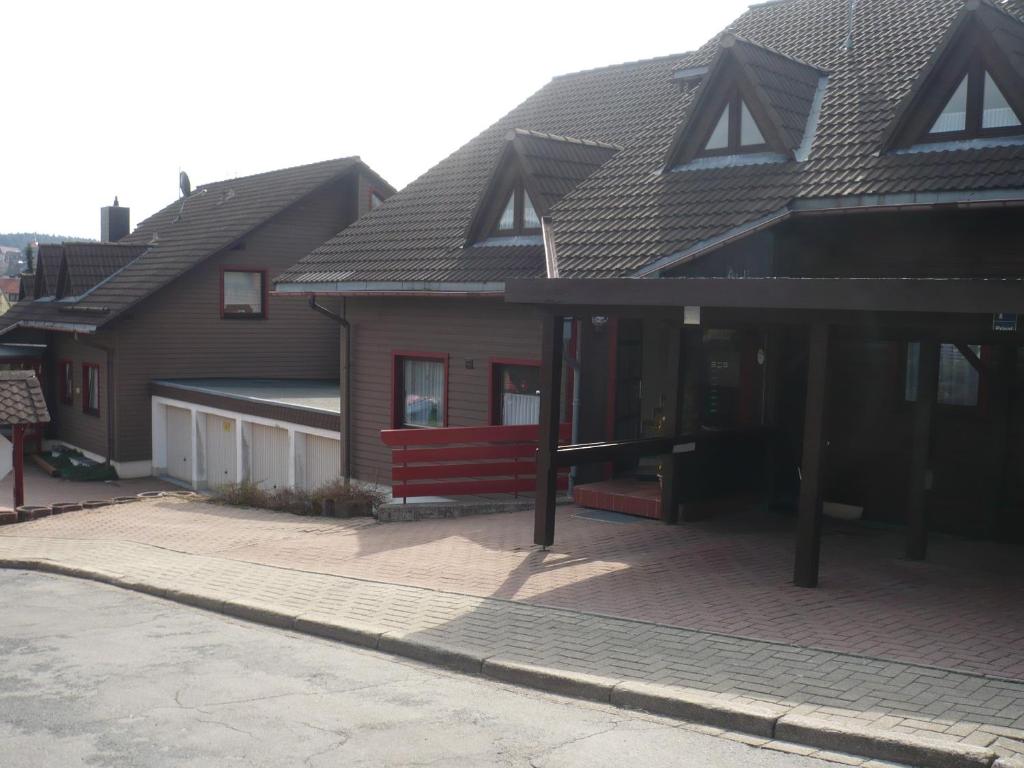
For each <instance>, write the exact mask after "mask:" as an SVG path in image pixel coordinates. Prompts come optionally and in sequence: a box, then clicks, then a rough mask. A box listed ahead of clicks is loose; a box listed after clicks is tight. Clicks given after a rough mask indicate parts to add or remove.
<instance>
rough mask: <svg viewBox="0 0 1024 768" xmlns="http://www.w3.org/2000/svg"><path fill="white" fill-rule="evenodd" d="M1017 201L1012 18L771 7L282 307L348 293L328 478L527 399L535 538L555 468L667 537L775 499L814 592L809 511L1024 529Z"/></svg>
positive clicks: (596, 82)
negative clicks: (533, 439)
mask: <svg viewBox="0 0 1024 768" xmlns="http://www.w3.org/2000/svg"><path fill="white" fill-rule="evenodd" d="M1022 204H1024V3H1022V2H1021V1H1020V0H1004V1H1003V2H995V1H989V0H967V1H966V2H964V0H906V1H905V2H898V3H897V2H889V1H888V0H866V2H859V3H849V2H846V1H845V0H780V1H779V2H771V3H762V4H760V5H755V6H752V7H751V8H750V9H749V10H748V11H747V12H746V13H744V14H743V15H742V16H741V17H740V18H739V19H737V20H736V22H734V23H733V24H732V25H730V27H729V28H728V29H727V30H725V31H724V32H723V33H722V34H720V35H718V36H716V37H715V38H714V39H713V40H711V41H709V42H708V43H707V44H706V45H705V46H703V47H702V48H701V49H699V50H697V51H693V52H690V53H684V54H680V55H676V56H667V57H661V58H657V59H652V60H648V61H641V62H636V63H630V64H624V65H619V66H612V67H607V68H604V69H598V70H593V71H587V72H581V73H577V74H573V75H567V76H563V77H559V78H556V79H555V80H553V81H552V82H551V83H549V84H548V85H547V86H546V87H544V88H543V89H542V90H541V91H539V92H538V93H537V94H535V95H534V96H532V97H531V98H530V99H528V100H527V101H526V102H524V103H523V104H522V105H520V106H519V107H517V108H516V109H514V110H513V111H512V112H510V113H509V114H508V115H506V116H505V117H504V118H502V119H501V120H499V121H498V122H497V123H496V124H495V125H494V126H493V127H492V128H490V129H488V130H487V131H485V132H484V133H482V134H481V135H479V136H478V137H477V138H475V139H473V140H472V141H471V142H469V143H468V144H467V145H466V146H464V147H462V148H461V149H459V150H458V151H456V152H455V153H454V154H452V155H451V156H450V157H448V158H447V159H445V160H443V161H442V162H440V163H439V164H438V165H437V166H435V167H434V168H433V169H432V170H430V171H429V172H428V173H426V174H425V175H424V176H423V177H421V178H420V179H418V180H417V181H415V182H414V183H412V184H410V185H409V186H408V187H407V188H406V189H404V190H403V191H402V192H401V193H399V194H398V195H396V196H395V197H394V198H392V199H391V200H389V201H388V202H387V203H386V204H385V205H383V206H382V207H381V208H380V209H379V210H377V211H375V212H373V213H371V214H370V215H368V216H366V217H365V218H364V219H362V220H360V221H359V222H357V223H356V224H355V225H353V226H352V227H350V228H348V229H347V230H345V231H344V232H342V233H340V234H339V235H338V236H337V237H335V238H333V239H332V240H330V241H328V242H327V243H325V244H324V245H322V246H320V247H318V248H316V249H315V250H313V251H312V252H311V253H310V254H309V255H308V256H307V257H306V258H304V259H303V260H302V261H300V262H299V263H298V264H297V265H295V266H294V267H292V268H291V269H289V270H288V271H287V272H285V273H284V274H283V275H281V276H280V277H279V278H278V280H277V282H276V291H277V293H279V294H281V295H285V294H289V293H295V294H302V295H309V294H313V295H314V296H316V297H320V298H323V299H325V300H326V298H327V297H332V298H333V297H341V298H342V300H343V309H342V314H343V315H344V317H345V319H346V325H345V327H346V328H347V329H348V330H347V334H345V335H346V336H347V339H346V341H345V343H344V345H343V347H346V348H348V349H349V350H350V353H349V356H348V357H347V358H344V357H343V360H342V371H343V376H342V381H343V386H344V383H345V382H346V381H347V382H348V384H349V390H348V397H349V398H350V399H351V408H350V409H349V410H348V413H349V416H348V417H347V419H346V422H347V423H346V428H347V430H348V432H347V433H346V442H347V443H348V445H349V446H350V450H349V453H348V455H347V457H346V459H345V465H346V466H347V467H348V471H349V474H350V475H351V476H353V477H355V478H359V479H362V480H367V481H382V482H388V480H389V479H390V477H391V476H392V469H391V456H390V451H389V448H388V446H386V445H385V444H384V442H383V440H382V439H381V432H382V430H387V429H389V428H395V427H433V428H435V429H441V430H443V429H444V428H451V427H468V426H473V425H486V424H501V423H509V421H510V420H511V421H515V420H516V419H517V418H519V415H520V414H523V413H525V411H523V410H520V409H519V408H518V407H516V406H515V405H514V404H512V401H510V402H509V403H508V404H507V403H506V401H505V395H506V394H509V395H516V394H523V395H527V396H531V397H535V398H536V393H537V392H540V393H541V394H540V397H539V399H535V400H534V402H533V403H532V404H531V409H532V410H531V411H530V418H531V419H532V418H534V417H535V416H536V417H537V419H538V420H539V423H540V437H539V439H540V445H539V451H538V454H537V467H536V472H537V478H538V507H537V526H536V531H535V540H536V541H537V543H539V544H550V543H551V541H552V540H553V536H554V492H555V486H556V473H557V471H558V468H559V467H561V466H568V465H573V466H577V467H578V468H579V469H578V474H577V480H578V481H579V484H578V485H577V486H576V488H575V489H574V492H575V493H576V494H577V500H579V501H581V503H585V504H589V505H591V506H599V507H601V506H603V507H605V508H615V509H622V510H624V511H628V512H632V513H635V514H647V515H650V516H652V517H659V518H661V519H663V520H665V521H666V522H677V521H679V520H680V519H682V520H688V519H694V518H696V517H699V516H700V515H703V514H708V513H710V512H711V511H713V510H714V508H715V506H714V504H713V503H712V502H714V500H716V499H721V498H722V497H725V496H729V495H735V494H737V493H745V494H748V495H749V494H753V495H755V496H758V497H763V498H766V499H767V500H768V501H770V502H771V503H773V504H777V505H784V506H789V507H790V508H791V509H792V510H793V511H794V513H796V514H798V515H799V521H800V522H799V535H798V536H799V538H798V546H797V562H796V567H795V582H796V583H797V584H801V585H805V586H811V585H813V584H814V583H815V582H816V579H817V542H818V541H819V538H820V519H821V514H822V510H823V508H826V509H828V510H829V511H830V512H833V513H836V514H847V515H851V516H863V517H864V518H865V519H867V520H872V521H875V522H877V523H879V524H899V525H905V526H906V528H907V532H908V533H907V553H908V556H909V557H911V558H919V557H923V556H924V554H925V552H926V547H927V533H928V531H929V530H944V531H951V532H955V533H960V534H967V535H979V536H989V537H992V536H1001V537H1015V538H1018V539H1020V538H1022V537H1024V485H1022V482H1021V478H1022V477H1024V472H1021V468H1022V462H1024V409H1021V408H1019V407H1017V403H1018V401H1019V394H1020V390H1021V387H1022V383H1024V381H1022V379H1024V377H1022V374H1024V366H1022V365H1020V358H1021V347H1022V339H1021V331H1020V328H1019V323H1018V320H1017V313H1019V312H1021V311H1024V282H1022V278H1024V254H1022V253H1021V251H1020V248H1019V243H1020V242H1021V241H1022V237H1024V223H1022V222H1024V217H1022V215H1021V206H1022ZM382 390H383V394H382ZM560 422H561V423H565V422H569V423H571V424H572V435H573V437H572V440H571V442H572V443H574V444H575V445H573V446H565V445H562V446H559V444H558V442H559V438H558V436H559V432H560V431H561V432H563V434H564V429H563V428H562V427H560ZM458 436H459V437H461V438H465V437H466V434H465V433H459V435H458ZM444 439H445V438H444V435H443V433H440V434H438V435H435V436H432V437H431V438H430V443H431V445H434V446H437V445H442V444H443V442H444ZM450 442H451V443H456V442H461V441H460V440H455V439H452V440H451V441H450ZM583 444H590V445H585V446H584V445H583ZM581 446H583V447H581ZM826 446H827V451H826ZM402 453H403V460H408V458H409V456H410V453H409V452H408V451H403V452H402ZM459 453H460V455H461V454H462V453H464V452H463V451H459ZM417 455H418V456H420V457H422V458H423V462H421V463H425V462H426V454H424V453H422V452H420V453H419V454H417ZM428 469H429V468H424V467H420V468H418V469H417V471H418V472H419V474H420V475H423V476H427V475H429V471H428ZM470 469H473V470H474V473H475V474H478V473H479V472H478V471H479V470H481V468H480V467H476V468H472V467H471V468H470ZM394 472H395V474H394V476H395V477H396V478H397V477H402V478H405V477H409V476H410V473H409V470H408V468H406V467H403V468H401V469H396V470H395V471H394ZM447 474H448V475H449V476H450V475H451V471H447ZM468 474H469V473H468V472H467V475H468ZM441 475H442V476H443V475H444V473H441ZM659 477H660V479H661V482H659V480H658V478H659ZM469 485H470V484H469V483H461V486H460V487H461V488H463V489H464V488H466V487H468V486H469ZM438 487H441V486H438ZM588 493H589V495H588Z"/></svg>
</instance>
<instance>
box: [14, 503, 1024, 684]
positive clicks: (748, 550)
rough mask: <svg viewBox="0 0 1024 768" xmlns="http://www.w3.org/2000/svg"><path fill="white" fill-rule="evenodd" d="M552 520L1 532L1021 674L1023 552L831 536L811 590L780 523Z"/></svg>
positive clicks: (135, 512)
mask: <svg viewBox="0 0 1024 768" xmlns="http://www.w3.org/2000/svg"><path fill="white" fill-rule="evenodd" d="M578 512H579V510H577V509H576V508H573V507H566V508H562V509H560V511H559V519H558V529H557V533H556V545H555V546H554V547H553V548H552V549H551V550H550V551H548V552H541V551H537V550H536V549H534V548H533V547H532V545H531V533H532V528H531V526H532V516H531V514H530V513H510V514H503V515H495V516H489V517H476V518H463V519H459V520H440V521H424V522H419V523H408V524H393V525H378V524H376V523H374V522H373V521H368V520H360V521H335V520H324V519H318V518H299V517H292V516H288V515H278V514H271V513H265V512H261V511H257V510H237V509H229V508H223V507H218V506H213V505H209V504H205V503H187V504H183V503H181V502H169V501H160V500H157V501H153V502H148V503H145V504H133V505H128V506H126V507H112V508H107V509H103V510H98V511H96V512H82V513H72V514H69V515H63V516H60V517H55V518H48V519H45V520H41V521H37V522H33V523H27V524H21V525H17V526H11V527H8V528H6V529H0V535H2V536H11V535H14V536H19V537H42V538H57V539H101V540H116V541H130V542H137V543H142V544H148V545H153V546H157V547H162V548H166V549H171V550H176V551H179V552H187V553H192V554H206V555H215V556H217V557H220V558H227V559H231V560H238V561H244V562H251V563H259V564H263V565H272V566H277V567H285V568H289V569H296V570H302V571H310V572H316V573H323V574H332V575H339V576H348V577H355V578H361V579H367V580H372V581H380V582H387V583H392V584H402V585H408V586H417V587H428V588H432V589H437V590H444V591H447V592H456V593H462V594H466V595H473V596H479V597H498V598H503V599H508V600H515V601H522V602H527V603H532V604H536V605H545V606H553V607H562V608H571V609H575V610H579V611H585V612H591V613H598V614H605V615H611V616H618V617H623V618H629V619H634V620H642V621H649V622H654V623H658V624H664V625H669V626H676V627H684V628H691V629H699V630H704V631H711V632H720V633H724V634H730V635H740V636H745V637H750V638H757V639H760V640H768V641H779V642H785V643H790V644H793V645H799V646H807V647H818V648H825V649H830V650H834V651H839V652H843V653H852V654H862V655H865V656H871V657H875V658H883V659H892V660H898V661H904V662H910V663H916V664H925V665H934V666H940V667H945V668H950V669H956V670H960V671H964V672H973V673H983V674H989V675H996V676H1002V677H1007V678H1012V679H1016V680H1024V601H1022V600H1021V595H1022V594H1024V563H1022V560H1024V558H1021V556H1020V555H1021V550H1020V549H1019V548H1016V549H1015V548H1011V547H1002V546H998V545H995V544H989V543H976V542H964V541H959V540H954V539H948V538H944V537H934V538H933V542H932V550H931V559H930V561H929V562H927V563H911V562H907V561H904V560H901V559H900V557H899V553H900V551H901V547H902V540H901V538H900V537H899V536H898V535H895V534H892V533H890V532H882V531H863V530H846V531H843V530H839V529H837V530H830V531H828V532H827V533H826V535H825V538H824V541H823V547H822V579H821V587H820V588H819V589H816V590H801V589H796V588H794V587H792V586H791V585H790V584H789V579H790V570H791V567H792V560H793V551H792V549H793V547H792V539H793V537H792V534H791V532H790V529H791V525H790V523H789V521H786V520H783V519H780V518H776V517H767V516H760V517H759V516H757V515H744V514H733V515H731V516H727V517H724V518H722V519H719V520H716V521H712V522H707V523H699V524H687V525H683V526H679V527H677V528H667V527H665V526H663V525H661V524H660V523H655V522H648V521H637V522H635V523H630V524H613V523H606V522H598V521H594V520H588V519H582V518H580V517H578V516H577V513H578Z"/></svg>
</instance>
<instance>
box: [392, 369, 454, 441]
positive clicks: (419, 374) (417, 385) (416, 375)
mask: <svg viewBox="0 0 1024 768" xmlns="http://www.w3.org/2000/svg"><path fill="white" fill-rule="evenodd" d="M402 387H403V389H402V391H403V395H404V397H405V402H404V410H405V412H404V414H403V423H404V424H405V425H406V426H411V427H441V426H444V363H441V362H439V361H437V360H403V361H402Z"/></svg>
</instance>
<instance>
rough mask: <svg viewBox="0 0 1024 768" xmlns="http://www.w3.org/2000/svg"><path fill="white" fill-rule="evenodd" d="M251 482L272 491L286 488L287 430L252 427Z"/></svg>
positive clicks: (259, 425) (254, 425)
mask: <svg viewBox="0 0 1024 768" xmlns="http://www.w3.org/2000/svg"><path fill="white" fill-rule="evenodd" d="M250 450H251V456H252V458H251V466H252V481H253V482H254V483H256V485H258V486H259V487H260V488H263V489H264V490H267V491H273V490H276V489H279V488H287V487H288V430H285V429H278V428H277V427H266V426H264V425H262V424H253V425H252V445H251V448H250Z"/></svg>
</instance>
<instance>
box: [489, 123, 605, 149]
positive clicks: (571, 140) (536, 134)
mask: <svg viewBox="0 0 1024 768" xmlns="http://www.w3.org/2000/svg"><path fill="white" fill-rule="evenodd" d="M509 134H510V135H509V138H510V139H512V138H514V137H515V135H517V134H518V135H520V136H532V137H533V138H535V139H550V140H551V141H564V142H566V143H567V144H582V145H584V146H587V147H598V148H600V149H611V150H614V151H616V152H621V151H622V149H623V148H622V147H621V146H619V145H618V144H611V143H609V142H607V141H598V140H596V139H577V138H576V137H575V136H560V135H559V134H557V133H544V132H543V131H533V130H530V129H529V128H513V129H512V130H511V131H510V132H509Z"/></svg>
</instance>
